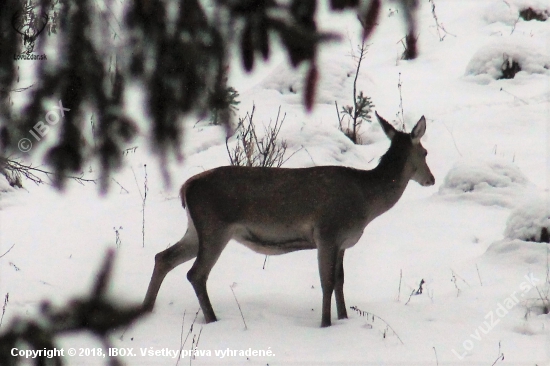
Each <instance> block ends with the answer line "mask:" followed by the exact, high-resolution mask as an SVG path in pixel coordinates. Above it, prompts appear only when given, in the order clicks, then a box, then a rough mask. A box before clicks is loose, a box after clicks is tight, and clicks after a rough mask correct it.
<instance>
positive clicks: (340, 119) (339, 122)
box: [334, 101, 344, 129]
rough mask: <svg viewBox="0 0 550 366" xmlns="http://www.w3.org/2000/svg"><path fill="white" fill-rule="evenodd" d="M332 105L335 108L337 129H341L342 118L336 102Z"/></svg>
mask: <svg viewBox="0 0 550 366" xmlns="http://www.w3.org/2000/svg"><path fill="white" fill-rule="evenodd" d="M334 105H335V106H336V115H337V116H338V128H340V129H341V128H342V118H344V117H340V111H339V110H338V102H336V101H334Z"/></svg>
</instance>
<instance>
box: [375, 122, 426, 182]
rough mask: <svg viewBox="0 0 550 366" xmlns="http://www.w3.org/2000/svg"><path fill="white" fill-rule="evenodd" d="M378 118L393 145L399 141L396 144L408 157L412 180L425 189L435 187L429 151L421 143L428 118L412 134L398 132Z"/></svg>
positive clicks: (407, 162)
mask: <svg viewBox="0 0 550 366" xmlns="http://www.w3.org/2000/svg"><path fill="white" fill-rule="evenodd" d="M376 117H377V118H378V121H379V122H380V125H381V126H382V129H383V130H384V133H385V134H386V136H388V138H389V139H390V140H392V144H393V143H394V140H396V139H398V140H396V141H395V142H396V143H398V144H399V145H400V146H399V147H398V148H399V150H400V151H402V152H403V153H404V154H405V155H406V159H407V161H406V164H407V166H408V168H409V170H410V172H411V174H412V176H411V178H410V179H412V180H414V181H415V182H417V183H419V184H420V185H422V186H425V187H427V186H433V185H434V184H435V178H434V176H433V174H432V172H431V171H430V168H429V167H428V164H427V163H426V156H427V155H428V151H426V149H425V148H424V147H423V146H422V144H421V143H420V139H421V138H422V136H424V133H425V132H426V118H424V116H422V117H421V118H420V120H419V121H418V122H417V123H416V125H415V126H414V128H413V129H412V131H411V133H404V132H399V131H397V130H396V129H395V128H394V127H393V126H392V125H391V124H390V123H389V122H388V121H386V120H385V119H384V118H382V117H380V115H378V113H376ZM401 145H402V146H401Z"/></svg>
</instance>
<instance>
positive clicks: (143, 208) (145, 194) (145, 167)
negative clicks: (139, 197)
mask: <svg viewBox="0 0 550 366" xmlns="http://www.w3.org/2000/svg"><path fill="white" fill-rule="evenodd" d="M143 169H144V170H145V179H144V180H143V206H142V210H141V212H142V220H141V236H142V241H143V248H145V202H146V201H147V191H148V190H149V188H148V187H147V164H143Z"/></svg>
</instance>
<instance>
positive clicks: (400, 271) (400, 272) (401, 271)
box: [397, 269, 403, 301]
mask: <svg viewBox="0 0 550 366" xmlns="http://www.w3.org/2000/svg"><path fill="white" fill-rule="evenodd" d="M402 279H403V270H402V269H400V270H399V289H398V290H397V301H399V297H400V296H401V280H402Z"/></svg>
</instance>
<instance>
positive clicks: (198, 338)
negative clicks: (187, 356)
mask: <svg viewBox="0 0 550 366" xmlns="http://www.w3.org/2000/svg"><path fill="white" fill-rule="evenodd" d="M201 334H202V326H201V329H200V330H199V335H198V336H197V342H196V343H195V346H194V350H197V348H198V347H199V341H200V340H201ZM194 340H195V338H193V341H194ZM192 358H193V359H195V352H193V355H192ZM189 363H190V364H191V360H189Z"/></svg>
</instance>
